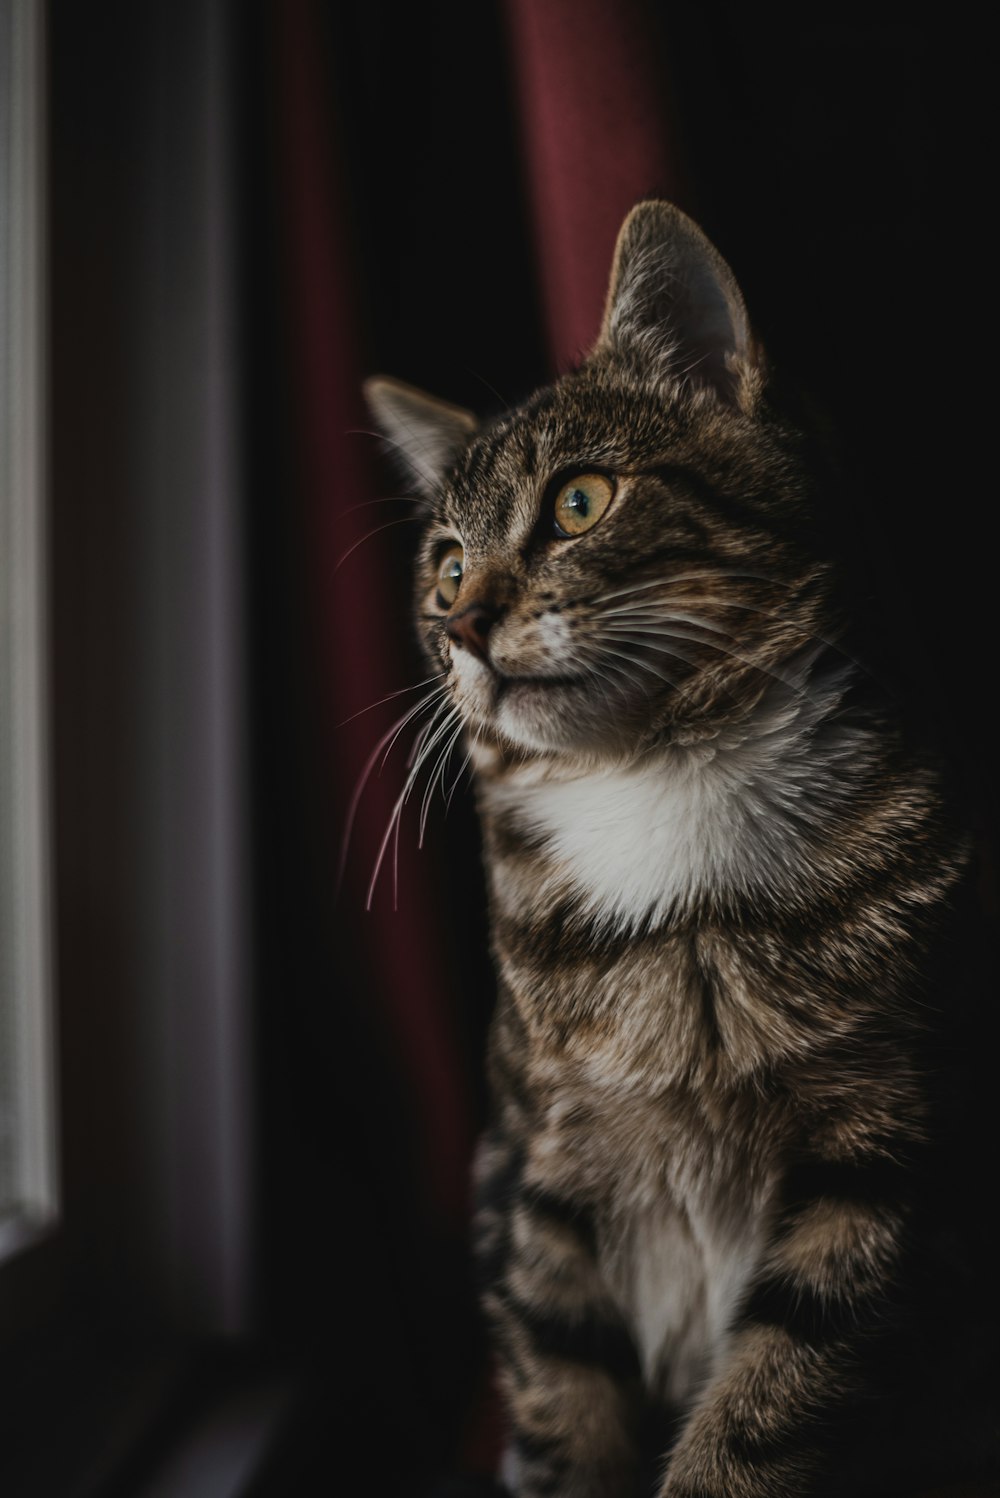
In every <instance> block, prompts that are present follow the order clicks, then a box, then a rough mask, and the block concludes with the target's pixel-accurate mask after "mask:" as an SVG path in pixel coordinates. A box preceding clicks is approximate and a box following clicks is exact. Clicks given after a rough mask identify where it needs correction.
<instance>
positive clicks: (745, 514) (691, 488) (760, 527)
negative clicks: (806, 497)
mask: <svg viewBox="0 0 1000 1498" xmlns="http://www.w3.org/2000/svg"><path fill="white" fill-rule="evenodd" d="M646 471H647V472H648V473H650V474H652V475H653V476H654V477H656V478H658V479H662V481H663V482H664V483H665V484H680V485H681V486H682V487H684V488H686V489H687V490H688V492H689V493H690V494H693V495H694V497H695V499H697V500H698V501H699V503H700V504H703V505H705V506H706V507H707V508H708V510H709V511H710V513H711V514H712V515H713V517H715V516H717V517H719V518H720V519H725V520H727V521H728V522H729V523H730V524H732V525H734V526H738V527H739V528H740V530H743V531H746V530H750V531H757V533H758V534H763V535H767V536H772V537H775V538H776V539H778V540H781V541H791V542H792V543H793V544H794V545H795V546H796V547H797V548H798V549H799V550H801V548H802V544H803V534H802V531H803V520H802V516H801V515H800V514H797V515H795V516H787V515H782V516H778V515H774V514H769V513H767V512H766V511H762V510H761V508H760V507H759V506H757V505H755V504H753V503H752V502H750V501H748V500H743V499H737V498H736V497H735V495H732V494H724V493H723V492H722V490H721V489H717V488H716V487H715V485H714V484H710V483H709V482H708V481H707V479H706V478H705V477H704V475H703V474H700V473H697V472H696V471H695V470H694V469H693V468H688V467H686V466H685V465H684V464H682V463H660V464H657V466H656V467H655V468H651V469H648V470H646Z"/></svg>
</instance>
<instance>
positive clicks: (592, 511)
mask: <svg viewBox="0 0 1000 1498" xmlns="http://www.w3.org/2000/svg"><path fill="white" fill-rule="evenodd" d="M614 494H615V486H614V481H613V480H612V479H609V478H608V477H607V476H606V475H605V474H603V473H581V474H578V475H577V477H576V478H574V479H570V481H569V483H568V484H563V486H562V488H561V489H560V490H559V493H558V494H557V495H556V502H555V508H554V510H553V519H554V521H555V531H556V535H557V536H582V535H583V533H584V531H589V530H590V527H591V526H592V525H596V524H597V522H598V521H599V520H600V518H601V516H602V515H603V514H604V512H605V510H606V509H607V508H608V505H609V504H610V503H611V501H612V499H613V498H614Z"/></svg>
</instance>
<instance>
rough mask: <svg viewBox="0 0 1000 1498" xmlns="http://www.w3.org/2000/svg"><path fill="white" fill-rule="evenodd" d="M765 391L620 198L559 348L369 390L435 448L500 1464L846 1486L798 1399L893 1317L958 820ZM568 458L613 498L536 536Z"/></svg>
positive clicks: (543, 1472) (680, 247) (690, 272)
mask: <svg viewBox="0 0 1000 1498" xmlns="http://www.w3.org/2000/svg"><path fill="white" fill-rule="evenodd" d="M766 384H767V381H766V369H765V367H764V365H763V361H762V358H761V355H760V351H759V349H758V348H757V346H756V344H755V343H754V340H753V338H752V335H751V334H750V331H749V327H748V324H747V321H746V314H745V310H744V309H743V305H742V299H741V298H740V296H739V292H738V289H737V288H736V285H735V282H734V280H733V278H732V275H731V272H729V270H728V267H726V266H725V265H724V263H723V262H722V261H721V260H720V258H719V256H718V254H717V252H716V251H715V250H714V249H713V248H712V247H711V246H710V245H709V244H708V242H707V241H706V240H705V239H704V236H702V235H701V233H700V231H699V230H698V229H697V228H696V227H695V226H694V225H692V224H691V222H690V221H689V220H687V219H685V218H684V217H683V215H680V214H679V213H678V212H677V210H675V209H672V208H671V207H669V205H665V204H645V205H641V206H640V208H639V209H637V210H636V211H635V212H634V213H633V215H631V216H630V218H629V220H628V221H627V222H626V225H625V227H624V229H623V231H622V236H621V239H620V242H619V248H618V252H617V255H616V261H615V269H614V273H613V277H612V287H611V292H610V295H609V303H608V309H607V311H606V314H605V324H604V330H603V332H602V335H601V339H600V341H599V343H598V345H597V348H596V349H595V350H594V352H593V354H592V355H591V356H590V358H589V359H588V360H587V361H586V362H585V363H584V364H583V366H582V367H581V368H580V369H579V370H577V371H575V372H573V373H571V374H569V375H566V376H565V377H564V378H563V379H562V380H560V381H559V382H558V383H557V384H556V385H554V386H552V387H551V388H549V389H546V390H543V391H541V392H539V393H538V394H536V395H535V396H533V397H532V398H531V399H529V400H528V401H526V402H525V403H524V404H523V405H522V406H521V407H519V408H517V409H516V410H514V411H511V412H509V413H507V414H506V415H504V416H502V417H500V418H499V419H497V420H495V421H494V422H492V423H491V424H488V425H485V426H479V427H477V428H476V429H475V430H473V420H472V418H467V417H466V416H465V414H464V413H461V412H458V413H456V412H455V411H454V408H446V410H447V420H446V422H445V425H444V427H443V429H442V431H441V433H440V435H439V436H438V437H437V438H436V439H435V440H427V441H426V442H423V441H421V439H420V437H419V432H420V431H421V430H422V429H423V427H424V425H425V424H426V422H427V420H428V419H430V417H429V415H428V413H429V412H431V411H432V408H431V407H430V406H428V405H427V404H426V402H425V401H424V398H422V397H421V398H419V399H420V400H421V401H422V402H424V403H423V404H421V405H420V406H419V407H416V406H415V407H414V408H413V410H412V412H411V413H410V416H408V415H407V409H406V402H407V400H411V401H413V400H416V399H418V398H417V397H416V396H415V395H414V393H413V392H409V391H407V389H406V387H396V386H393V385H391V382H385V381H380V382H375V383H373V384H372V386H371V387H370V388H369V394H370V398H371V401H372V404H373V407H374V408H375V411H376V414H377V415H378V414H379V412H380V410H381V411H382V412H383V419H384V420H385V422H386V425H387V428H389V429H390V430H391V433H392V435H393V437H394V440H396V441H397V442H402V443H403V446H404V448H405V447H406V445H407V439H406V433H407V431H411V432H412V433H413V434H414V435H413V438H412V444H411V450H410V452H409V455H408V460H409V462H410V464H411V467H412V470H413V472H414V475H418V474H419V475H420V476H421V484H422V487H424V488H425V489H426V488H427V485H426V483H425V482H424V480H425V479H426V469H427V465H428V464H431V465H436V466H437V468H436V471H437V478H436V484H435V486H434V487H433V490H432V506H433V514H432V517H431V519H430V521H429V523H428V527H427V531H426V535H425V538H424V542H423V547H422V551H421V555H420V558H419V562H418V588H417V616H418V623H419V627H420V629H421V633H422V637H423V639H424V642H425V645H426V649H427V653H428V656H429V659H430V660H431V661H432V662H433V665H434V669H435V670H440V671H443V672H445V673H446V681H447V687H448V693H449V699H448V700H449V701H450V702H451V703H452V704H453V705H454V706H455V707H456V708H457V709H458V712H459V713H460V715H461V719H462V721H463V722H464V724H465V726H466V732H467V735H468V739H469V748H470V753H471V755H472V757H473V761H474V765H475V773H476V783H477V795H478V802H479V808H480V812H481V817H482V824H483V832H484V844H485V857H486V867H487V873H488V880H489V889H490V899H491V909H492V930H493V945H494V951H495V956H496V961H497V965H498V969H499V974H500V999H499V1004H498V1008H497V1012H496V1017H495V1020H494V1024H493V1030H492V1036H491V1045H490V1072H491V1085H492V1091H493V1100H494V1105H493V1106H494V1112H493V1121H492V1124H491V1127H490V1129H489V1131H488V1132H487V1134H486V1136H485V1137H484V1139H483V1141H482V1144H481V1147H480V1150H479V1154H478V1159H477V1168H476V1180H477V1200H478V1207H477V1213H476V1254H477V1262H478V1265H479V1270H480V1274H481V1279H482V1286H483V1302H484V1305H485V1307H486V1311H487V1314H488V1316H489V1318H490V1320H491V1323H492V1325H493V1327H494V1330H495V1335H496V1345H497V1350H498V1355H499V1359H500V1370H501V1378H502V1383H503V1389H504V1394H505V1398H506V1402H507V1409H508V1413H509V1418H510V1444H509V1450H508V1455H507V1459H506V1462H505V1468H504V1471H505V1477H506V1481H507V1484H508V1486H509V1487H510V1488H511V1490H512V1491H513V1492H515V1493H516V1494H518V1495H520V1498H541V1495H550V1494H551V1495H562V1498H591V1495H593V1498H619V1495H622V1498H624V1495H626V1494H633V1493H635V1492H637V1491H639V1490H640V1488H639V1486H638V1485H639V1484H645V1485H648V1483H649V1482H650V1481H651V1482H652V1484H653V1488H654V1489H655V1491H657V1492H659V1493H660V1494H661V1495H662V1498H765V1495H769V1498H778V1495H787V1498H792V1495H803V1494H807V1493H811V1492H816V1493H819V1492H821V1491H822V1492H828V1491H829V1492H837V1491H847V1490H846V1489H838V1488H837V1486H836V1478H835V1477H831V1475H830V1474H831V1472H832V1471H833V1470H834V1468H833V1466H831V1463H832V1461H833V1458H832V1457H831V1452H832V1451H835V1450H836V1449H837V1439H838V1437H837V1435H836V1432H837V1431H838V1429H840V1427H839V1426H838V1422H839V1421H843V1422H844V1426H843V1428H844V1429H847V1428H848V1425H849V1424H850V1421H851V1420H852V1419H853V1420H855V1424H854V1425H853V1426H851V1427H850V1428H851V1429H859V1428H860V1427H859V1426H858V1424H857V1411H858V1409H859V1408H864V1398H865V1397H867V1396H868V1395H869V1394H871V1393H872V1392H873V1391H874V1392H882V1393H884V1392H885V1389H884V1379H885V1375H884V1373H882V1374H880V1373H879V1371H878V1370H879V1369H882V1368H884V1366H885V1363H884V1357H883V1353H884V1349H885V1348H887V1347H889V1346H890V1344H892V1342H893V1339H894V1338H897V1337H899V1336H900V1335H903V1328H907V1327H908V1328H909V1329H910V1330H909V1331H907V1332H906V1335H912V1329H913V1327H914V1325H917V1324H919V1316H920V1312H919V1310H915V1309H914V1307H915V1306H916V1305H917V1302H916V1300H915V1299H914V1296H915V1294H916V1292H915V1291H913V1292H911V1289H910V1281H911V1273H910V1266H911V1265H912V1263H913V1262H914V1261H915V1259H919V1258H920V1255H921V1252H922V1251H923V1250H922V1248H921V1245H922V1244H924V1245H925V1246H926V1245H929V1244H930V1241H931V1237H932V1234H930V1233H929V1232H928V1231H927V1224H928V1222H932V1221H933V1214H931V1215H930V1217H929V1216H928V1212H927V1209H926V1202H927V1200H928V1193H929V1191H930V1190H931V1188H930V1187H929V1186H928V1181H929V1180H930V1171H931V1169H932V1165H931V1163H930V1162H931V1161H932V1159H933V1160H937V1159H938V1157H939V1155H940V1150H939V1149H938V1141H939V1140H940V1138H941V1137H942V1136H943V1134H944V1132H946V1131H947V1129H948V1128H950V1127H951V1122H950V1115H946V1114H945V1113H943V1112H941V1111H940V1109H939V1100H938V1093H939V1089H937V1088H936V1084H935V1077H934V1073H933V1068H932V1067H930V1066H929V1064H928V1057H929V1056H933V1055H934V1048H935V1045H936V1043H937V1041H936V1027H937V1026H939V1025H940V1024H941V1022H942V1021H941V1014H940V1011H939V1009H938V1008H937V994H936V992H935V990H934V989H933V986H932V984H931V980H930V976H929V975H930V973H931V970H932V968H933V964H934V954H935V950H936V947H937V945H938V944H939V943H940V942H941V941H942V940H943V939H945V936H946V934H947V932H948V930H949V923H950V922H951V921H952V920H953V917H954V911H955V909H956V907H957V905H958V901H959V891H960V890H961V889H962V887H963V881H964V880H965V878H966V875H967V870H968V863H969V853H968V847H967V839H966V836H965V834H964V832H963V831H962V829H961V827H960V826H959V825H958V824H957V822H956V820H955V819H954V818H953V816H952V814H951V813H950V812H949V810H948V803H947V798H946V797H945V795H944V792H943V790H942V779H941V772H940V770H939V769H938V767H937V765H936V763H935V761H934V759H933V757H932V756H930V755H929V754H927V753H925V752H923V751H920V750H918V749H917V748H915V747H914V746H913V745H912V744H910V743H908V742H907V741H906V738H905V736H904V734H903V733H902V731H901V730H900V728H899V726H898V725H897V724H896V722H895V721H894V718H893V712H892V706H891V702H890V701H889V700H888V699H887V698H886V697H885V696H884V694H882V693H881V692H880V690H879V689H878V688H877V687H876V685H875V684H874V682H873V681H872V680H871V678H870V677H869V676H868V675H867V674H866V673H865V672H863V671H861V670H859V669H858V668H856V667H855V665H854V664H853V661H852V658H851V656H850V655H849V654H848V653H847V651H846V648H845V641H846V640H847V638H848V633H847V629H848V626H847V621H846V610H845V607H844V604H843V602H842V600H841V597H840V591H839V588H840V584H839V578H838V568H837V564H836V559H835V558H834V557H833V556H832V555H829V554H828V553H827V550H826V548H825V546H824V544H823V541H822V538H821V533H820V530H819V527H818V525H817V523H816V514H817V511H818V508H819V505H818V498H819V496H818V489H819V485H820V473H819V469H818V467H817V465H816V463H815V461H814V459H813V458H812V457H811V455H810V449H809V446H808V443H807V442H806V441H805V439H804V438H803V437H802V436H801V435H800V434H799V433H798V432H797V431H796V430H795V429H794V428H793V427H791V426H789V425H788V424H787V423H786V422H785V420H784V419H783V418H782V416H781V414H780V412H778V411H776V410H774V409H773V408H772V407H771V406H770V404H769V402H768V396H767V392H766ZM387 401H388V402H390V403H391V411H389V410H387V406H386V403H387ZM442 454H446V456H442ZM587 471H596V472H600V473H602V474H607V475H611V476H613V478H614V482H615V484H616V492H615V497H614V500H613V502H612V504H611V506H610V507H609V509H608V510H607V512H606V514H605V515H604V517H603V518H602V519H601V520H600V521H599V523H598V524H597V525H595V526H594V528H593V529H592V530H589V531H586V532H584V533H583V534H581V535H574V536H572V537H568V538H567V537H565V536H560V535H558V534H556V533H554V531H553V525H552V511H551V505H552V495H553V493H554V492H555V489H556V488H557V487H558V485H559V484H560V483H564V482H565V481H566V476H567V475H569V476H570V477H572V475H574V474H579V473H581V472H583V473H585V472H587ZM456 545H461V547H462V548H463V567H464V571H463V575H462V578H461V585H460V587H459V589H458V594H457V597H456V598H455V600H454V601H453V602H452V603H450V604H448V603H447V602H446V601H445V600H443V599H442V598H441V597H440V596H439V595H438V592H437V590H436V584H435V577H436V570H435V569H436V567H437V565H438V559H439V558H440V557H441V556H442V554H443V553H444V551H445V549H446V548H448V547H452V548H453V547H455V546H456ZM469 618H472V619H473V620H474V625H475V629H478V630H479V631H480V633H479V634H478V635H475V634H474V633H472V629H473V626H472V625H468V624H465V625H463V624H462V620H463V619H466V620H468V619H469ZM475 621H478V622H475ZM484 641H485V644H484V643H483V642H484ZM934 1168H938V1167H937V1166H935V1167H934ZM922 1235H923V1236H922ZM929 1251H930V1249H929V1248H928V1252H929ZM908 1318H909V1319H908ZM914 1318H916V1320H914ZM880 1378H881V1379H882V1380H883V1382H882V1384H881V1385H880ZM650 1412H653V1414H655V1415H656V1417H657V1420H656V1425H655V1428H656V1429H657V1430H659V1431H660V1432H661V1436H660V1440H661V1445H660V1446H659V1447H658V1448H655V1449H654V1451H653V1459H654V1460H653V1467H652V1469H651V1472H652V1476H650V1470H649V1469H644V1468H643V1466H642V1462H643V1433H644V1432H645V1431H648V1430H649V1428H650V1418H651V1413H650ZM862 1425H863V1421H862ZM977 1459H978V1460H979V1461H980V1466H982V1462H983V1460H984V1459H983V1458H982V1454H981V1452H980V1453H979V1456H978V1458H977ZM904 1465H905V1464H904ZM873 1470H874V1469H873ZM900 1470H903V1468H902V1467H901V1468H900ZM881 1480H882V1479H880V1478H876V1477H875V1476H872V1477H871V1483H873V1484H874V1486H870V1487H869V1488H866V1487H865V1483H864V1480H862V1479H861V1478H857V1479H853V1480H852V1481H854V1484H855V1485H854V1486H853V1487H852V1488H851V1489H850V1491H852V1492H854V1491H857V1492H858V1493H861V1492H863V1491H871V1492H879V1491H889V1487H888V1486H887V1487H885V1488H884V1489H883V1488H880V1487H879V1486H878V1482H879V1481H881ZM831 1482H832V1483H833V1486H832V1487H830V1486H824V1484H825V1483H826V1484H830V1483H831Z"/></svg>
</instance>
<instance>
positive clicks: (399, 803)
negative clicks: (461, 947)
mask: <svg viewBox="0 0 1000 1498" xmlns="http://www.w3.org/2000/svg"><path fill="white" fill-rule="evenodd" d="M455 711H456V709H455V708H454V707H453V706H451V705H450V704H448V703H447V702H443V701H442V702H439V703H438V704H437V708H436V710H435V717H434V719H433V720H432V722H431V724H430V725H429V727H430V728H431V729H432V732H430V734H429V735H428V736H427V738H426V739H425V741H424V743H423V744H422V746H421V749H420V753H419V754H418V755H417V758H416V760H415V762H414V764H413V766H412V767H411V769H410V771H409V774H408V775H407V777H406V781H405V783H404V785H403V789H402V790H401V791H400V793H399V795H398V796H397V797H396V800H395V803H394V805H393V808H392V811H391V813H390V815H389V821H388V825H387V826H386V829H385V832H384V834H383V836H382V841H381V843H380V844H379V850H378V856H377V857H376V859H375V867H374V869H373V870H372V876H371V880H370V882H369V885H368V896H367V899H366V900H365V909H366V910H370V909H371V905H372V899H373V897H374V894H375V885H376V884H377V882H378V876H379V871H380V870H381V868H382V863H383V860H384V859H385V854H386V849H387V848H388V846H389V842H390V839H392V837H393V834H394V832H396V835H397V842H396V849H397V852H398V831H397V829H398V823H399V818H400V817H401V816H402V812H403V807H404V806H405V805H406V802H407V801H408V800H409V798H410V795H411V793H412V791H413V788H414V786H415V785H416V783H417V778H418V776H419V774H420V771H421V770H422V769H423V766H424V764H425V763H426V762H427V759H428V757H429V756H430V755H431V754H432V753H433V751H434V748H435V746H436V745H437V744H438V743H439V742H440V740H441V737H442V735H443V734H445V733H446V732H447V731H448V729H449V728H450V727H451V715H452V714H453V713H455ZM396 868H397V869H398V864H397V865H396ZM397 892H398V891H397V886H396V884H395V882H394V897H395V894H396V893H397ZM393 908H394V909H395V908H396V907H395V906H394V907H393Z"/></svg>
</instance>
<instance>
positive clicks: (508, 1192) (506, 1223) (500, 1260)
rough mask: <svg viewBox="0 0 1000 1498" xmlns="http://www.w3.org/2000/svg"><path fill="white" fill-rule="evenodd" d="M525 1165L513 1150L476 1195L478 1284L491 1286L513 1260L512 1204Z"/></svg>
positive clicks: (476, 1266)
mask: <svg viewBox="0 0 1000 1498" xmlns="http://www.w3.org/2000/svg"><path fill="white" fill-rule="evenodd" d="M522 1168H523V1155H522V1154H521V1152H520V1151H519V1150H514V1151H513V1152H511V1153H510V1154H509V1155H508V1156H507V1158H506V1159H505V1160H504V1161H503V1163H502V1164H501V1165H499V1166H497V1167H496V1168H495V1169H494V1170H493V1172H492V1173H491V1174H490V1175H488V1176H487V1177H486V1179H485V1181H483V1183H482V1185H481V1186H480V1188H479V1191H478V1193H477V1196H476V1203H475V1214H474V1219H473V1227H474V1238H473V1245H474V1254H473V1261H474V1266H475V1277H476V1283H477V1284H478V1286H479V1288H480V1289H481V1290H486V1289H489V1288H490V1287H491V1286H493V1285H495V1284H496V1283H497V1281H498V1280H500V1279H502V1277H503V1274H504V1271H505V1270H506V1268H507V1263H508V1261H509V1259H510V1206H511V1203H512V1202H513V1201H514V1200H515V1199H516V1197H517V1192H518V1185H519V1182H520V1179H521V1171H522Z"/></svg>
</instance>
